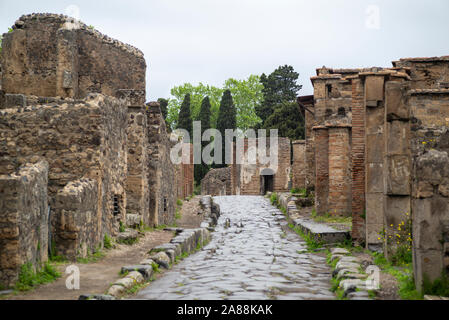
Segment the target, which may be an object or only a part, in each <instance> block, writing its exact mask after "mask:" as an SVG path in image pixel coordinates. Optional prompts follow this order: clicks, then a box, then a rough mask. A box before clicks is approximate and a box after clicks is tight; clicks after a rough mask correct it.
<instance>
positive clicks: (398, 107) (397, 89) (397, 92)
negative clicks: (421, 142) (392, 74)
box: [385, 81, 410, 121]
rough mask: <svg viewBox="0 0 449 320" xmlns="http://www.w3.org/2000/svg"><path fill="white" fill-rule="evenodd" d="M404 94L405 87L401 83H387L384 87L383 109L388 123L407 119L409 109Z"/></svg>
mask: <svg viewBox="0 0 449 320" xmlns="http://www.w3.org/2000/svg"><path fill="white" fill-rule="evenodd" d="M405 94H406V92H405V87H404V84H402V83H401V82H394V81H389V82H388V83H387V84H386V85H385V107H386V110H387V111H386V113H387V120H388V121H392V120H396V119H402V120H408V119H409V117H410V115H409V107H408V105H407V103H406V98H405Z"/></svg>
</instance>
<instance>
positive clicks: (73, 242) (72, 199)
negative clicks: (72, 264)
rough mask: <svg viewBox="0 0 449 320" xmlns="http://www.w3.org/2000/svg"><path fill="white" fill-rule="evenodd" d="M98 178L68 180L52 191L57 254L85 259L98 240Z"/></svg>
mask: <svg viewBox="0 0 449 320" xmlns="http://www.w3.org/2000/svg"><path fill="white" fill-rule="evenodd" d="M99 191H100V190H99V189H98V181H96V180H93V179H80V180H76V181H72V182H69V183H68V184H67V185H66V186H65V187H64V188H63V189H61V190H59V192H58V193H57V194H56V197H55V200H54V203H53V208H52V211H53V214H54V230H55V233H54V235H53V237H52V239H51V241H52V242H53V241H54V245H55V248H54V249H55V250H56V252H55V253H56V254H57V255H62V256H64V257H67V258H68V259H70V260H74V259H75V258H76V257H83V258H86V257H87V256H88V254H89V253H92V252H95V251H96V250H97V249H98V246H99V245H100V244H101V243H102V240H103V238H102V237H101V234H102V233H101V229H100V228H101V223H100V222H101V221H100V219H99V217H98V214H99V210H98V195H99Z"/></svg>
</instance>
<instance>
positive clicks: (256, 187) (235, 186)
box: [231, 137, 291, 195]
mask: <svg viewBox="0 0 449 320" xmlns="http://www.w3.org/2000/svg"><path fill="white" fill-rule="evenodd" d="M259 143H261V139H244V141H243V155H242V157H241V159H239V160H238V159H237V158H236V157H238V155H237V152H235V148H236V145H235V144H234V155H233V156H234V161H233V164H232V165H231V173H232V175H231V176H232V178H231V186H232V187H231V189H232V190H233V193H234V192H235V193H237V194H241V195H255V194H261V190H262V189H261V172H262V170H263V169H266V168H269V169H270V170H271V172H272V173H273V191H274V192H287V191H289V190H290V188H291V183H290V182H291V180H290V179H291V145H290V139H288V138H282V137H279V138H278V150H277V153H276V155H275V156H274V157H275V158H276V161H277V165H276V164H274V163H272V164H262V163H260V162H259V157H256V159H255V161H254V160H251V161H250V159H249V158H250V157H253V156H255V155H256V154H253V153H252V152H251V151H250V152H248V149H252V147H255V146H257V148H260V147H262V148H263V146H262V144H260V145H259ZM265 148H266V149H265V150H266V153H265V154H266V156H267V157H269V155H270V154H271V152H276V151H275V150H274V149H273V150H272V148H270V139H269V138H268V137H267V139H266V145H265Z"/></svg>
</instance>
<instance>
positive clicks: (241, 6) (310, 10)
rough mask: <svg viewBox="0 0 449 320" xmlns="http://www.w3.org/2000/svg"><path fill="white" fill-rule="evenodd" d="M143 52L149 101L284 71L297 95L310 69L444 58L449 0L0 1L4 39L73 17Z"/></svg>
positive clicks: (307, 86) (448, 51)
mask: <svg viewBox="0 0 449 320" xmlns="http://www.w3.org/2000/svg"><path fill="white" fill-rule="evenodd" d="M77 11H79V16H80V19H81V21H83V22H84V23H86V24H87V25H93V26H94V27H95V28H96V29H98V30H99V31H100V32H102V33H105V34H107V35H109V36H111V37H113V38H116V39H118V40H121V41H123V42H126V43H129V44H131V45H133V46H135V47H137V48H139V49H141V50H142V51H143V53H144V54H145V58H146V62H147V98H148V99H151V100H155V99H157V98H159V97H169V95H170V88H172V87H173V86H175V85H181V84H183V83H185V82H191V83H194V84H195V83H198V82H200V81H201V82H203V83H207V84H211V85H215V86H221V85H222V84H223V82H224V81H225V80H226V79H228V78H230V77H233V78H237V79H242V78H246V77H248V76H249V75H250V74H259V75H260V74H261V73H263V72H265V73H270V72H272V71H273V70H274V69H275V68H277V67H278V66H279V65H284V64H290V65H292V66H293V67H294V69H295V70H296V71H297V72H299V73H300V78H299V83H300V84H302V85H303V86H304V87H303V89H302V90H301V91H300V92H299V94H300V95H306V94H312V93H313V92H312V86H311V83H310V77H311V76H312V75H314V74H315V68H317V67H321V66H323V65H326V66H328V67H339V68H340V67H371V66H387V67H389V66H391V61H392V60H396V59H398V58H401V57H422V56H441V55H449V1H448V0H426V1H424V0H423V1H416V0H385V1H383V0H370V1H365V0H327V1H326V0H314V1H310V0H308V1H306V0H304V1H302V0H296V1H294V0H149V1H148V0H147V1H144V0H135V1H132V0H130V1H118V0H108V1H93V0H89V1H76V0H70V1H64V0H62V1H61V0H60V1H46V0H39V1H20V0H13V1H11V0H7V1H6V0H0V30H1V31H2V32H6V30H7V29H8V27H10V26H11V25H12V24H13V23H14V21H15V20H16V19H17V18H18V17H20V16H21V15H22V14H28V13H33V12H51V13H63V14H67V13H69V14H70V15H72V16H73V15H76V12H77Z"/></svg>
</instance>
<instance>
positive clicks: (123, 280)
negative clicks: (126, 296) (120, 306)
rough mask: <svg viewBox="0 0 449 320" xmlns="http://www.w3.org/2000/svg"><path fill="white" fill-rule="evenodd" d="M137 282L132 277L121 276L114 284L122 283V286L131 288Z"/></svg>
mask: <svg viewBox="0 0 449 320" xmlns="http://www.w3.org/2000/svg"><path fill="white" fill-rule="evenodd" d="M135 284H136V281H135V280H134V279H133V278H130V277H125V278H121V279H118V280H117V281H115V282H114V285H120V286H123V287H125V288H126V289H129V288H131V287H132V286H134V285H135Z"/></svg>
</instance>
